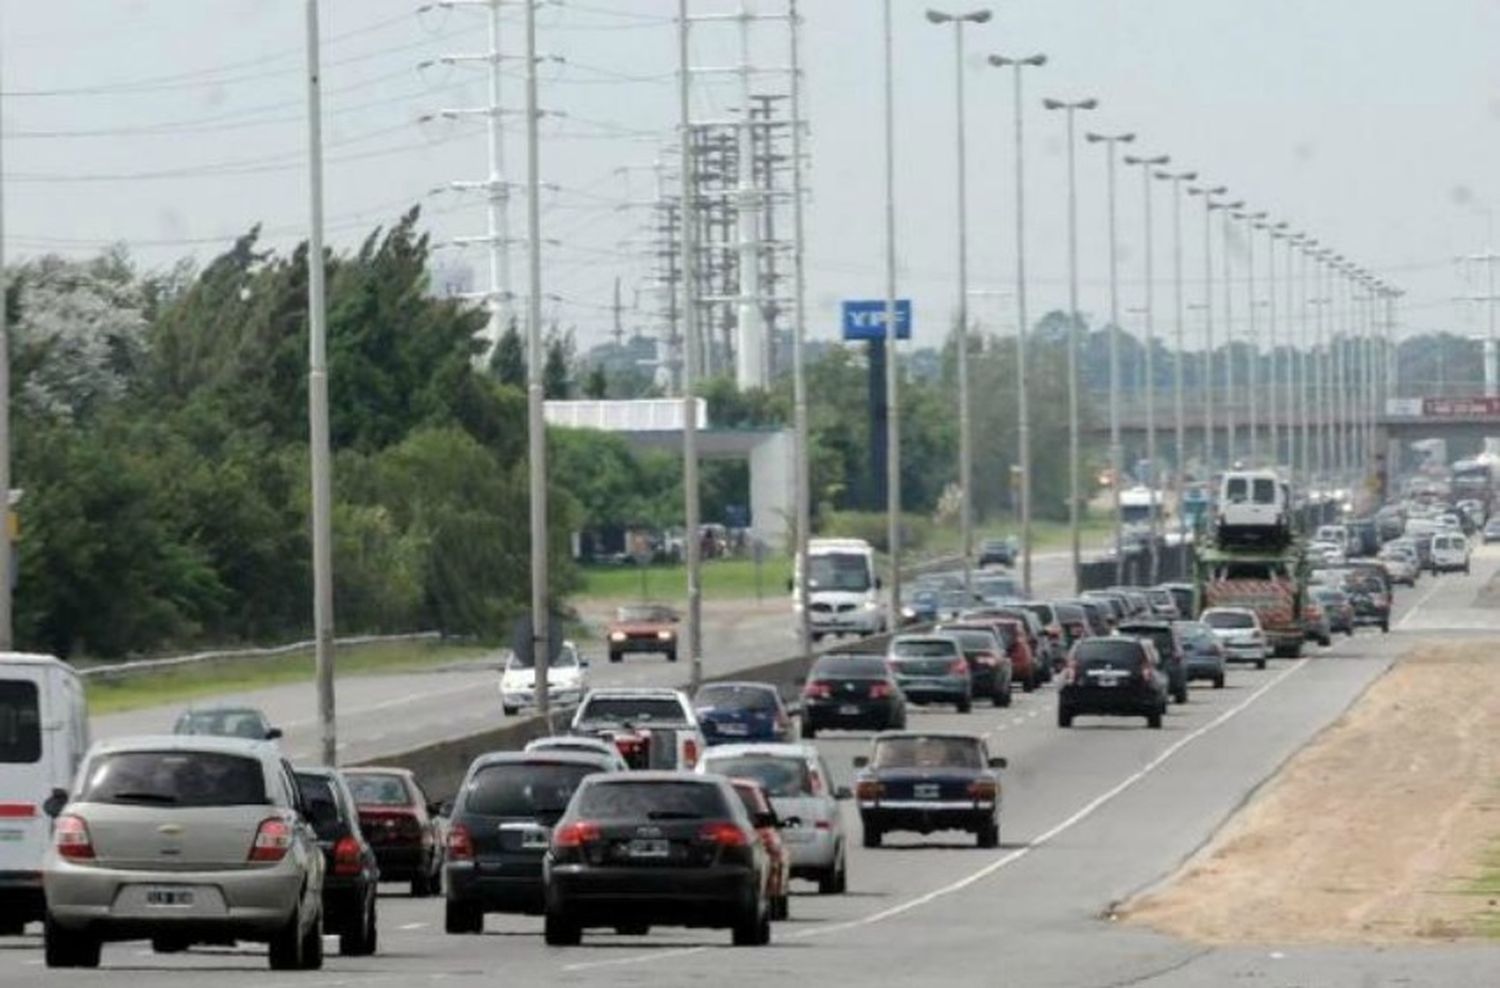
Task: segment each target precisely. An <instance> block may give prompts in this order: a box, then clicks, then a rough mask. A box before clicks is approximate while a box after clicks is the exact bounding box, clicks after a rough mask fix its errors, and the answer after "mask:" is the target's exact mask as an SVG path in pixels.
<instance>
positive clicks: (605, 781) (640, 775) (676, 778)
mask: <svg viewBox="0 0 1500 988" xmlns="http://www.w3.org/2000/svg"><path fill="white" fill-rule="evenodd" d="M587 781H588V783H589V784H590V785H596V786H597V785H604V786H608V785H617V784H619V783H623V782H704V781H709V782H727V781H728V779H726V778H725V777H724V776H722V775H718V774H716V773H713V772H702V773H700V772H677V771H671V770H668V769H642V770H639V771H634V772H612V773H607V774H604V775H591V776H589V778H588V780H587Z"/></svg>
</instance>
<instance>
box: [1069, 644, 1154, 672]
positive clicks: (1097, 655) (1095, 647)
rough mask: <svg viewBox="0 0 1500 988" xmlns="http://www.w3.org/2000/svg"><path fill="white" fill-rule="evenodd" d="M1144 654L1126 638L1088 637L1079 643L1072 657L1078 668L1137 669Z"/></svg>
mask: <svg viewBox="0 0 1500 988" xmlns="http://www.w3.org/2000/svg"><path fill="white" fill-rule="evenodd" d="M1144 654H1145V653H1144V651H1143V650H1142V648H1141V646H1140V645H1139V644H1138V643H1136V642H1133V641H1131V640H1130V639H1128V638H1090V639H1087V640H1086V641H1083V642H1080V643H1079V645H1078V648H1077V649H1076V650H1075V651H1074V653H1073V659H1074V661H1075V662H1077V663H1078V666H1079V668H1080V669H1137V668H1139V667H1140V664H1141V658H1142V656H1143V655H1144Z"/></svg>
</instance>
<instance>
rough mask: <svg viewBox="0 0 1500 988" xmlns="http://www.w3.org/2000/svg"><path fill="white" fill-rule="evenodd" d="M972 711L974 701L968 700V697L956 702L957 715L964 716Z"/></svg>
mask: <svg viewBox="0 0 1500 988" xmlns="http://www.w3.org/2000/svg"><path fill="white" fill-rule="evenodd" d="M972 709H974V701H973V700H971V699H969V698H968V697H964V698H963V699H962V700H959V701H958V712H959V713H961V714H966V713H968V712H969V711H970V710H972Z"/></svg>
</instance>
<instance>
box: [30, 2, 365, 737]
mask: <svg viewBox="0 0 1500 988" xmlns="http://www.w3.org/2000/svg"><path fill="white" fill-rule="evenodd" d="M322 90H323V74H322V66H321V58H320V53H319V40H318V0H307V188H308V206H309V210H308V212H309V224H308V227H309V228H308V234H307V328H308V334H307V420H308V437H309V442H308V456H309V458H310V467H311V474H312V476H311V480H312V557H313V558H312V563H313V643H314V644H313V655H314V661H315V663H316V665H317V679H318V729H319V734H320V735H321V740H322V744H321V755H322V759H323V764H324V765H330V766H332V765H337V764H338V736H337V723H338V721H337V717H336V716H335V711H334V696H333V671H334V669H333V663H334V656H333V466H332V463H331V457H332V453H331V449H330V443H329V438H328V300H327V290H326V289H327V286H326V283H325V276H326V273H325V270H324V263H325V262H324V259H323V92H322ZM5 490H7V491H8V490H9V485H8V484H7V485H6V487H5Z"/></svg>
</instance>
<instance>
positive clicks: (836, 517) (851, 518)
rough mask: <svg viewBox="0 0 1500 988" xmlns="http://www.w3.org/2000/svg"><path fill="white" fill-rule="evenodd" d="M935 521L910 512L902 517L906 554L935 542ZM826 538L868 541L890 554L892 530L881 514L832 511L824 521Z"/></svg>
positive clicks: (902, 536) (903, 543)
mask: <svg viewBox="0 0 1500 988" xmlns="http://www.w3.org/2000/svg"><path fill="white" fill-rule="evenodd" d="M932 533H933V524H932V519H930V518H928V517H927V516H925V515H919V514H912V513H906V514H903V515H902V516H901V545H902V548H903V549H905V550H906V551H911V550H914V549H921V548H923V547H924V546H926V545H927V543H928V542H929V541H931V539H932ZM818 535H819V536H822V537H830V538H831V537H838V538H846V539H864V540H865V541H866V542H868V543H870V545H872V546H874V547H875V548H876V549H877V550H879V551H880V552H889V551H890V546H891V540H890V528H889V527H888V525H887V516H886V514H885V513H884V512H881V511H830V512H829V513H828V514H827V516H826V517H825V518H824V519H823V526H822V529H821V530H820V531H819V532H818Z"/></svg>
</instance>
